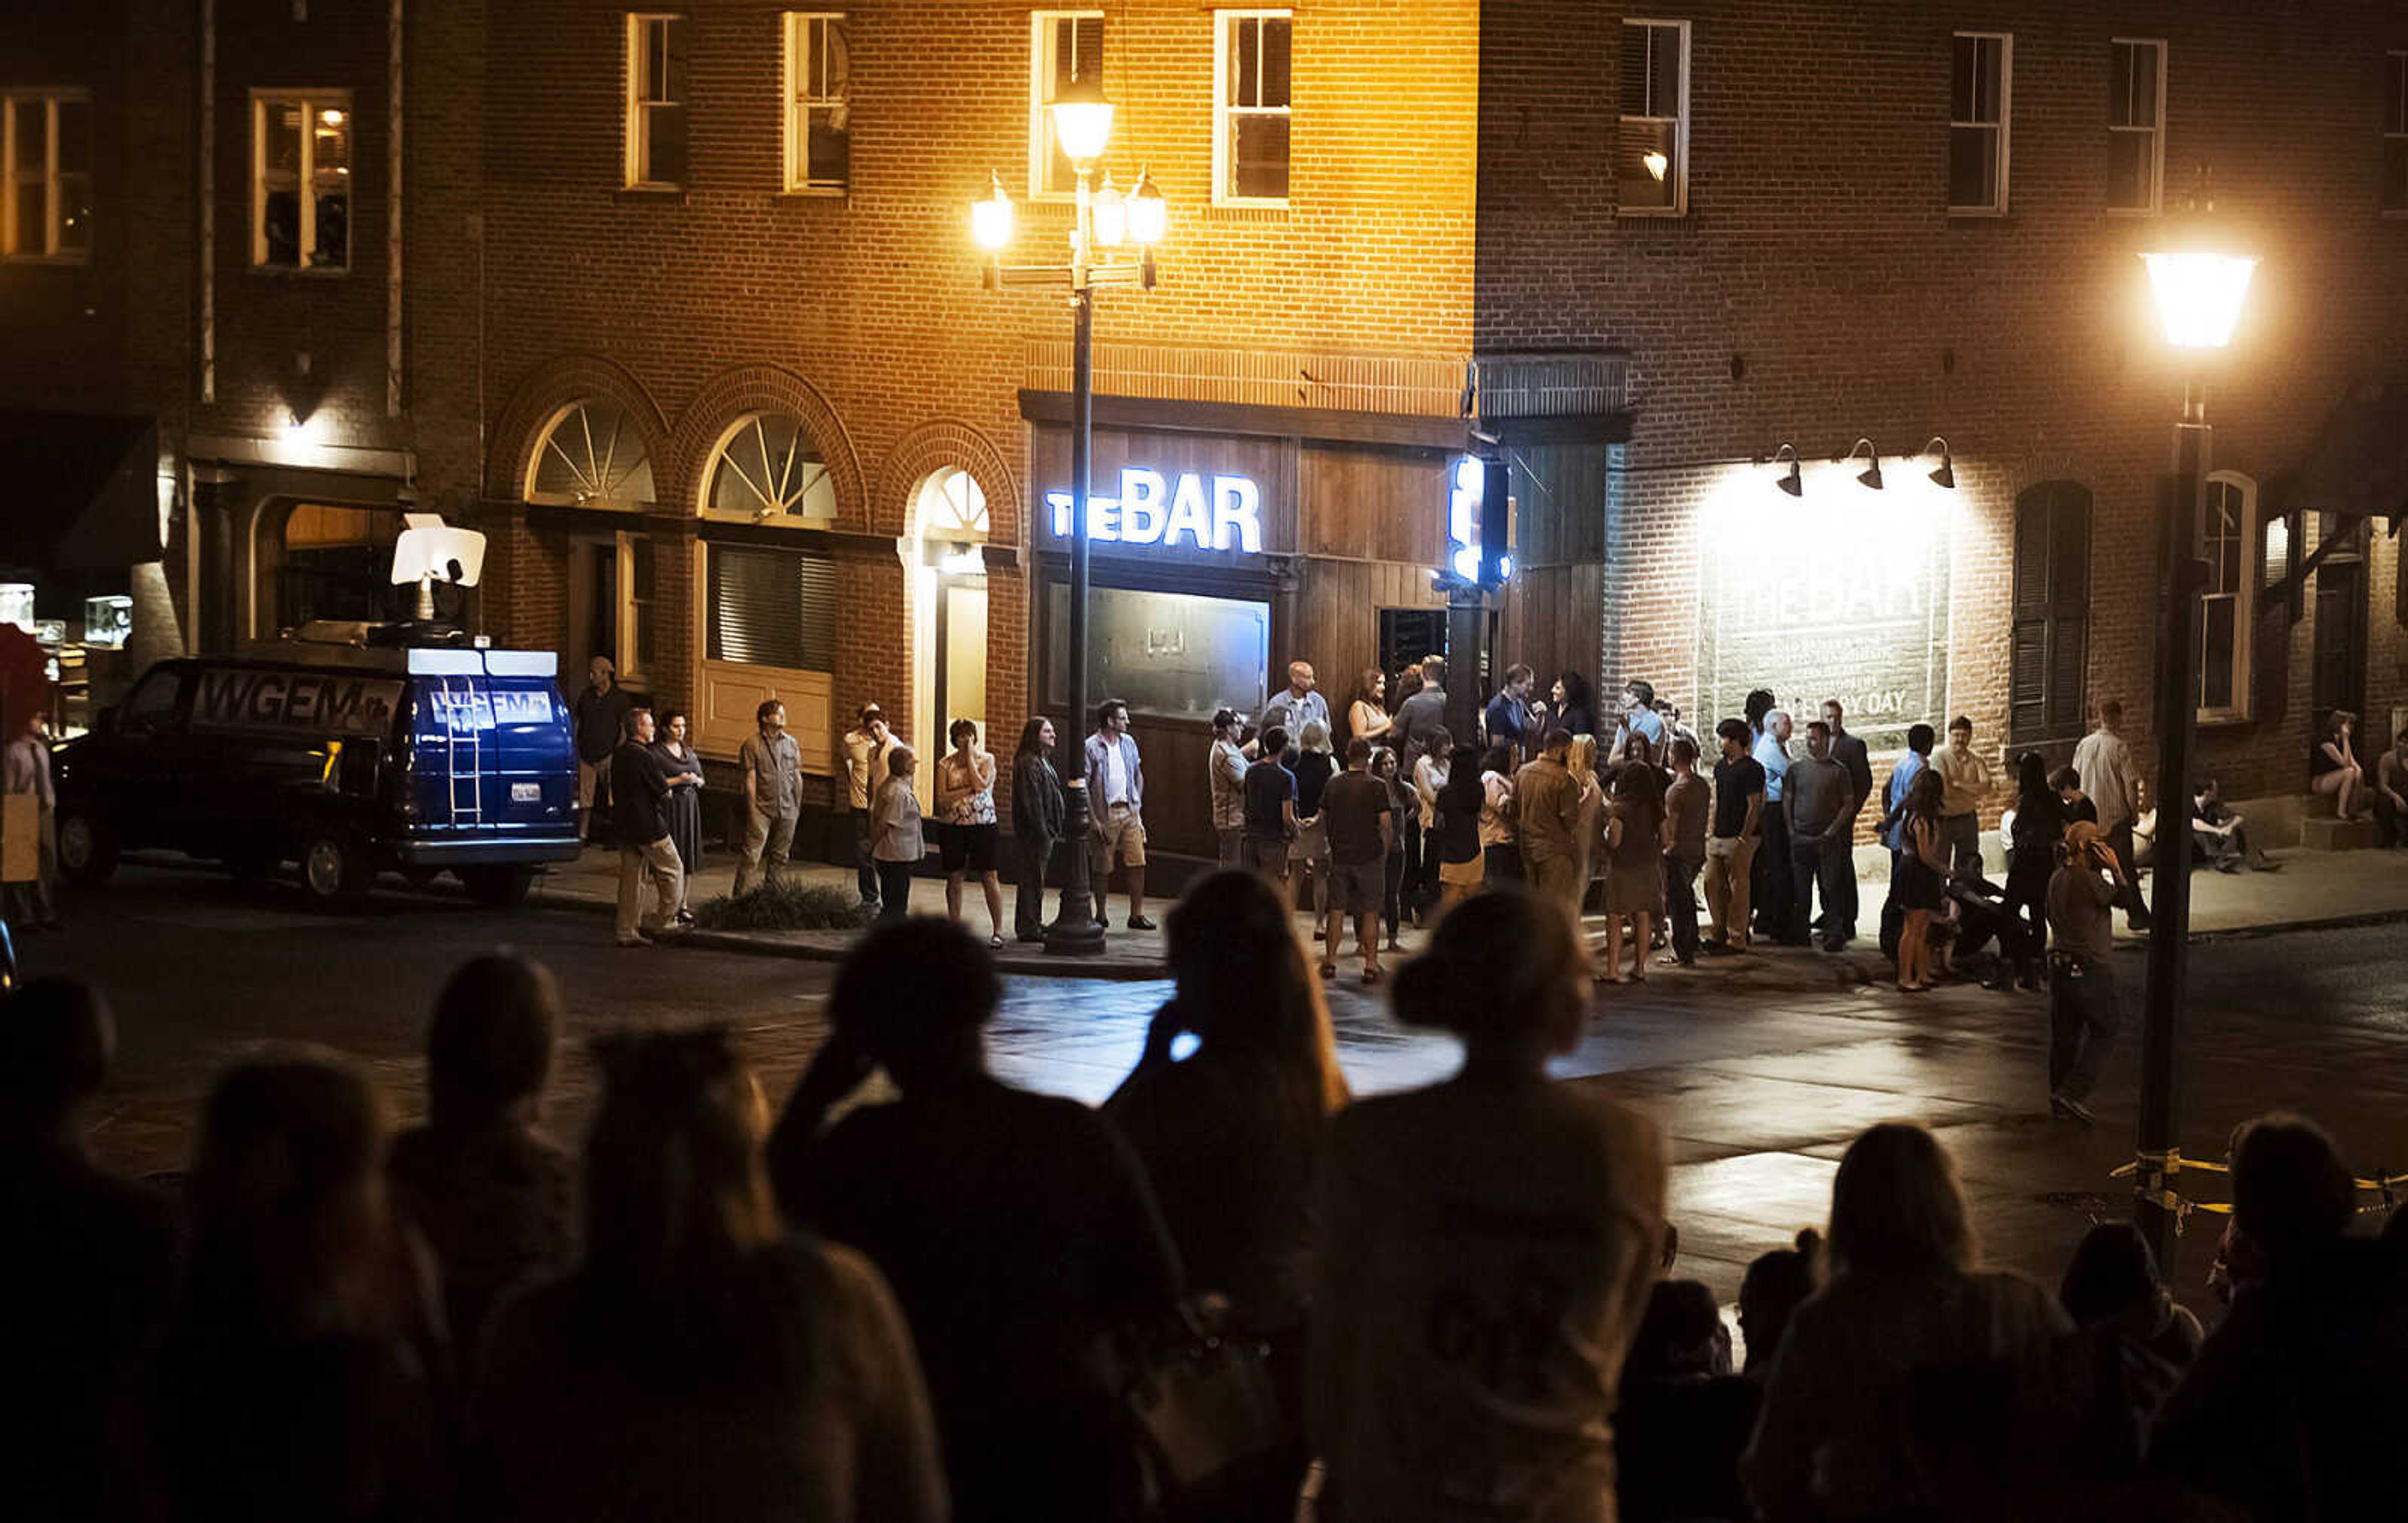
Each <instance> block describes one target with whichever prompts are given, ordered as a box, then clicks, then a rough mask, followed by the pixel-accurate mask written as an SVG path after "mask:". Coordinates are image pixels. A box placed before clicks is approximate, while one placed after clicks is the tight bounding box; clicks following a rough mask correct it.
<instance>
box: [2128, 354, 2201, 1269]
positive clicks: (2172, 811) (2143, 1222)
mask: <svg viewBox="0 0 2408 1523" xmlns="http://www.w3.org/2000/svg"><path fill="white" fill-rule="evenodd" d="M2212 443H2213V439H2212V436H2211V433H2210V430H2209V428H2208V426H2207V398H2206V393H2205V389H2204V388H2203V387H2201V386H2200V385H2199V384H2198V383H2197V382H2193V383H2191V384H2190V385H2188V386H2186V388H2185V391H2184V396H2183V420H2182V422H2181V423H2179V424H2175V425H2174V480H2173V490H2172V492H2171V494H2170V495H2169V497H2168V500H2167V503H2166V515H2165V522H2164V524H2162V525H2161V533H2162V544H2163V548H2164V561H2165V566H2166V601H2165V625H2164V635H2165V654H2164V658H2163V659H2164V661H2165V669H2164V671H2163V673H2162V674H2161V675H2162V680H2161V681H2160V682H2159V684H2158V688H2157V857H2156V863H2155V866H2154V868H2153V869H2152V871H2153V872H2154V874H2155V884H2154V892H2153V893H2152V895H2151V903H2150V906H2149V912H2150V914H2151V915H2152V916H2153V917H2154V918H2153V924H2152V925H2151V927H2150V929H2149V980H2148V1007H2147V1024H2146V1026H2145V1027H2143V1034H2142V1042H2141V1121H2140V1134H2139V1142H2140V1151H2141V1155H2142V1157H2143V1159H2144V1160H2147V1159H2152V1158H2166V1159H2174V1158H2178V1157H2180V1156H2181V1154H2180V1149H2181V1146H2182V1085H2181V1079H2182V1069H2181V1062H2180V1047H2181V1042H2182V1016H2183V999H2184V994H2185V989H2184V983H2185V964H2186V961H2187V958H2188V955H2189V950H2190V947H2189V943H2190V810H2191V787H2190V742H2191V732H2192V730H2193V728H2194V726H2195V725H2196V722H2197V718H2198V708H2197V706H2198V701H2199V699H2198V695H2197V693H2196V691H2195V689H2196V688H2197V687H2198V684H2199V620H2198V614H2199V591H2200V583H2201V581H2202V578H2201V576H2200V567H2199V561H2198V555H2199V549H2198V540H2199V517H2200V505H2201V501H2202V495H2203V493H2204V492H2205V490H2206V483H2207V472H2208V469H2209V461H2210V459H2211V458H2212V454H2211V449H2212ZM2151 1172H2152V1171H2151V1169H2150V1166H2149V1164H2148V1163H2147V1162H2145V1161H2144V1162H2143V1165H2142V1171H2141V1173H2142V1179H2143V1186H2144V1187H2146V1186H2147V1185H2148V1183H2149V1176H2150V1174H2151ZM2181 1179H2182V1176H2181V1173H2180V1171H2168V1172H2166V1174H2165V1175H2164V1178H2163V1184H2162V1186H2161V1187H2163V1188H2166V1189H2175V1188H2179V1187H2180V1185H2181ZM2134 1210H2135V1219H2136V1221H2137V1223H2138V1225H2139V1227H2140V1228H2141V1231H2142V1232H2143V1235H2145V1236H2146V1237H2147V1238H2148V1240H2149V1246H2150V1248H2151V1249H2152V1250H2153V1251H2154V1252H2155V1253H2156V1254H2157V1268H2158V1270H2159V1272H2161V1273H2163V1274H2165V1275H2166V1276H2167V1277H2168V1278H2169V1279H2171V1277H2172V1275H2173V1272H2174V1233H2175V1228H2176V1227H2177V1226H2178V1225H2179V1223H2180V1217H2179V1216H2178V1215H2177V1214H2175V1213H2174V1212H2172V1211H2170V1210H2168V1209H2167V1208H2166V1207H2165V1206H2164V1205H2163V1204H2161V1203H2159V1202H2158V1201H2157V1200H2149V1199H2145V1198H2144V1199H2142V1200H2139V1201H2137V1202H2136V1203H2135V1207H2134Z"/></svg>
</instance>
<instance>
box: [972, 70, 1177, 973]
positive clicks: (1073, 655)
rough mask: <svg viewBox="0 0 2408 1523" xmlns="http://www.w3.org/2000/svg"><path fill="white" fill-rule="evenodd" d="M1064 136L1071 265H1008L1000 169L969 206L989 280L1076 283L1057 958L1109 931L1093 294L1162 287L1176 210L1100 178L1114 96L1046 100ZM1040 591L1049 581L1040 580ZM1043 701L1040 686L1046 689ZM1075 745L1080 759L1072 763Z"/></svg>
mask: <svg viewBox="0 0 2408 1523" xmlns="http://www.w3.org/2000/svg"><path fill="white" fill-rule="evenodd" d="M1046 111H1047V112H1048V114H1049V115H1050V116H1051V118H1052V120H1053V123H1054V141H1055V142H1057V143H1059V144H1060V145H1061V147H1062V151H1063V153H1064V155H1065V156H1067V157H1068V159H1069V161H1070V166H1071V169H1072V170H1073V171H1074V173H1075V174H1076V175H1077V177H1078V191H1077V204H1076V209H1075V216H1074V217H1073V220H1072V222H1071V224H1070V258H1069V261H1068V263H1067V264H1061V265H1007V264H1005V263H1004V262H1003V251H1004V250H1005V249H1006V248H1008V247H1010V245H1011V232H1012V228H1011V223H1012V210H1011V197H1010V196H1008V195H1006V194H1004V189H1003V181H1002V180H1001V178H1000V177H996V176H992V175H991V176H990V177H989V182H990V187H991V188H990V190H989V192H988V194H987V195H986V196H985V198H984V199H982V200H980V201H978V202H975V203H973V204H972V206H971V208H970V232H971V236H972V237H975V238H976V239H977V241H978V244H979V246H980V247H981V248H982V249H984V250H985V251H986V254H987V266H986V283H987V286H988V289H990V290H1005V289H1025V288H1028V287H1040V288H1045V289H1050V290H1057V291H1064V292H1067V293H1068V295H1069V298H1070V619H1069V628H1068V631H1067V636H1068V646H1069V649H1068V656H1069V667H1070V731H1071V734H1070V736H1068V737H1066V740H1068V741H1069V742H1070V743H1069V744H1066V745H1065V746H1064V748H1063V753H1064V757H1065V765H1064V767H1063V769H1062V771H1063V774H1064V775H1063V779H1062V797H1063V811H1062V843H1063V846H1064V847H1065V848H1066V849H1067V850H1068V852H1069V854H1070V859H1069V861H1068V864H1067V869H1068V871H1067V874H1066V876H1065V878H1064V882H1063V886H1062V906H1061V911H1060V912H1059V913H1058V914H1057V915H1056V916H1055V917H1054V923H1053V924H1052V925H1050V926H1048V927H1045V950H1046V951H1047V952H1048V953H1050V954H1053V955H1056V956H1072V957H1084V956H1094V955H1097V953H1100V952H1101V951H1103V949H1104V929H1103V927H1101V926H1099V925H1097V922H1096V916H1095V902H1094V898H1093V897H1092V896H1093V892H1094V883H1093V879H1092V877H1091V873H1092V870H1093V869H1092V867H1091V864H1090V861H1089V857H1088V841H1089V838H1090V836H1091V835H1092V833H1093V829H1094V806H1093V801H1092V800H1090V799H1089V798H1088V797H1087V780H1086V753H1085V734H1086V730H1085V726H1086V725H1087V723H1088V719H1089V714H1088V712H1087V705H1088V700H1089V698H1090V697H1092V695H1090V694H1089V693H1088V691H1087V601H1088V599H1087V589H1088V577H1089V544H1088V539H1087V498H1088V493H1089V490H1090V488H1091V486H1092V484H1093V483H1092V481H1091V479H1090V478H1091V476H1092V474H1093V465H1092V455H1091V446H1092V444H1093V442H1094V438H1093V436H1094V423H1095V409H1096V398H1095V365H1094V351H1095V331H1096V306H1095V293H1096V288H1097V286H1106V285H1130V286H1136V287H1138V288H1139V289H1140V290H1146V291H1151V290H1152V289H1154V244H1156V243H1157V242H1159V241H1161V238H1162V234H1163V225H1164V223H1165V221H1166V208H1164V206H1163V202H1162V197H1161V195H1160V194H1157V193H1156V192H1155V190H1154V180H1153V177H1152V176H1150V175H1149V174H1147V173H1146V172H1145V171H1144V170H1143V169H1140V170H1139V171H1138V178H1137V184H1136V186H1135V188H1134V189H1132V190H1131V191H1130V192H1129V194H1127V195H1125V196H1124V195H1123V194H1121V193H1120V192H1119V191H1118V190H1116V189H1115V188H1114V187H1113V185H1112V180H1111V176H1110V175H1106V176H1105V177H1104V182H1103V185H1102V188H1101V189H1100V190H1099V189H1097V188H1096V187H1095V185H1094V183H1093V181H1094V178H1095V172H1096V165H1097V163H1098V162H1099V161H1100V160H1101V159H1102V158H1103V156H1104V149H1105V146H1106V144H1108V143H1109V142H1110V141H1111V131H1112V106H1111V102H1110V101H1108V100H1106V99H1105V98H1104V96H1103V93H1102V92H1101V91H1100V90H1098V89H1097V87H1096V85H1095V83H1094V82H1093V81H1092V80H1083V79H1082V80H1075V81H1073V82H1072V83H1070V84H1069V85H1068V86H1066V87H1065V88H1064V89H1063V90H1062V91H1061V92H1060V93H1059V94H1057V95H1056V96H1055V98H1054V101H1053V102H1052V103H1051V104H1050V105H1048V106H1047V107H1046ZM1131 243H1134V244H1135V245H1136V253H1135V256H1134V257H1124V256H1123V255H1122V254H1121V252H1120V251H1121V250H1122V248H1123V246H1124V245H1126V244H1131ZM1040 592H1041V588H1040ZM1039 701H1040V703H1041V701H1042V700H1041V694H1040V700H1039ZM1071 745H1076V746H1077V747H1078V749H1079V752H1080V757H1079V761H1078V762H1077V763H1076V764H1070V763H1068V752H1069V750H1070V747H1071Z"/></svg>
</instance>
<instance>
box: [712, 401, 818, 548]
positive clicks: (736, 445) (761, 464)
mask: <svg viewBox="0 0 2408 1523" xmlns="http://www.w3.org/2000/svg"><path fill="white" fill-rule="evenodd" d="M702 500H703V503H704V505H705V508H706V510H708V511H709V512H710V513H711V514H712V515H714V516H718V517H726V518H740V519H744V520H747V521H751V522H755V523H759V522H766V521H768V520H771V519H776V518H780V517H790V518H811V519H827V518H834V517H835V516H836V482H835V481H834V479H833V478H831V477H830V476H829V475H828V468H827V465H826V463H825V462H824V461H823V460H821V458H820V453H819V451H818V450H817V449H816V448H814V447H813V445H812V444H811V439H810V434H809V433H807V432H806V431H805V430H804V428H803V421H802V420H801V419H800V418H797V417H795V416H794V415H792V414H791V413H782V412H756V413H754V414H753V415H752V416H751V417H748V418H746V419H744V420H743V421H742V422H741V423H738V424H737V425H736V426H735V427H734V428H732V429H730V430H728V433H727V437H726V438H725V439H724V440H722V441H721V443H720V446H719V449H718V450H717V452H715V453H713V454H712V456H711V461H710V480H709V481H707V482H706V483H705V486H704V489H703V499H702Z"/></svg>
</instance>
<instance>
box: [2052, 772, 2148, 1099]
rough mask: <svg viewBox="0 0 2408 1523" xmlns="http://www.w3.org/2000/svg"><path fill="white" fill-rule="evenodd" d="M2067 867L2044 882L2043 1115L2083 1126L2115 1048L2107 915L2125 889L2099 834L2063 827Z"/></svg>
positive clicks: (2077, 825)
mask: <svg viewBox="0 0 2408 1523" xmlns="http://www.w3.org/2000/svg"><path fill="white" fill-rule="evenodd" d="M2064 852H2065V860H2064V863H2063V865H2062V866H2060V867H2059V868H2058V869H2057V872H2056V874H2055V876H2053V877H2051V878H2050V879H2049V881H2048V928H2049V933H2050V935H2052V936H2053V937H2055V938H2056V944H2055V945H2054V946H2052V947H2050V948H2049V953H2048V1027H2049V1040H2048V1091H2049V1093H2048V1108H2049V1113H2050V1114H2053V1115H2058V1116H2063V1117H2065V1118H2067V1119H2068V1120H2072V1121H2079V1122H2082V1123H2084V1124H2085V1125H2088V1124H2089V1123H2090V1121H2091V1120H2093V1119H2094V1118H2093V1117H2092V1115H2091V1114H2090V1111H2089V1108H2088V1107H2087V1106H2085V1105H2084V1104H2083V1101H2084V1100H2085V1099H2086V1098H2088V1096H2089V1094H2090V1091H2091V1088H2092V1087H2093V1086H2094V1085H2097V1084H2098V1082H2099V1075H2100V1071H2101V1070H2104V1069H2105V1068H2106V1067H2107V1055H2108V1054H2109V1052H2110V1051H2112V1050H2113V1049H2114V1043H2115V1027H2116V1026H2117V1025H2118V1024H2119V1022H2120V1021H2121V1019H2122V1009H2121V1007H2120V1006H2119V1005H2118V1004H2117V1003H2116V999H2115V979H2114V973H2113V972H2112V971H2111V970H2110V969H2109V967H2108V960H2107V959H2108V954H2109V952H2110V950H2111V949H2112V946H2113V936H2114V932H2113V928H2112V927H2110V925H2109V923H2108V914H2107V912H2108V911H2109V910H2110V909H2112V908H2113V907H2114V903H2115V901H2116V899H2117V898H2119V897H2120V896H2121V895H2123V894H2124V892H2125V891H2126V890H2127V888H2128V886H2129V885H2128V884H2127V882H2126V881H2125V877H2124V869H2123V866H2122V864H2121V863H2119V862H2117V861H2116V859H2115V854H2114V852H2113V851H2111V850H2110V849H2109V848H2108V845H2107V841H2106V839H2105V837H2104V836H2103V835H2102V834H2101V833H2100V829H2099V826H2096V825H2094V824H2092V823H2091V822H2089V821H2088V820H2076V821H2074V822H2073V823H2072V824H2071V825H2069V826H2066V827H2065V848H2064Z"/></svg>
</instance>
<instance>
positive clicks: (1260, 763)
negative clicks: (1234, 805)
mask: <svg viewBox="0 0 2408 1523" xmlns="http://www.w3.org/2000/svg"><path fill="white" fill-rule="evenodd" d="M1286 750H1287V731H1285V730H1283V729H1282V728H1280V727H1279V726H1277V725H1273V726H1271V727H1270V728H1269V729H1267V730H1265V731H1263V734H1262V754H1261V756H1260V757H1258V758H1257V759H1256V760H1255V761H1254V764H1253V765H1252V766H1250V767H1248V768H1247V769H1246V775H1245V777H1244V778H1243V779H1241V780H1240V782H1241V785H1242V786H1243V787H1244V789H1245V795H1246V829H1245V866H1246V869H1247V870H1248V871H1250V872H1257V873H1260V874H1262V876H1264V877H1265V878H1268V879H1269V880H1270V881H1271V882H1272V883H1274V884H1278V885H1279V886H1280V891H1281V892H1282V893H1283V894H1284V893H1285V892H1286V890H1287V847H1288V842H1289V841H1294V840H1295V839H1296V792H1297V789H1296V774H1295V773H1294V772H1291V771H1289V770H1288V769H1287V764H1286V763H1285V762H1284V761H1283V760H1281V756H1282V754H1283V753H1285V752H1286Z"/></svg>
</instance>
